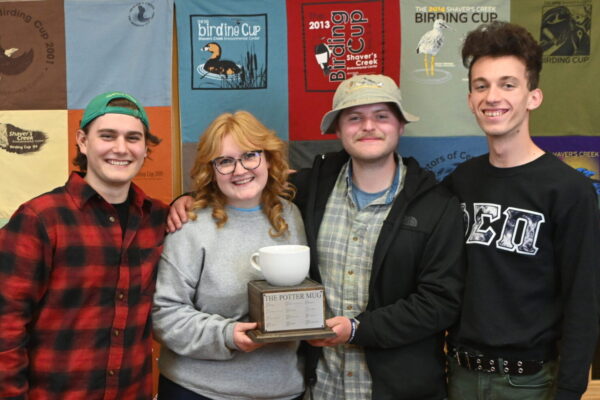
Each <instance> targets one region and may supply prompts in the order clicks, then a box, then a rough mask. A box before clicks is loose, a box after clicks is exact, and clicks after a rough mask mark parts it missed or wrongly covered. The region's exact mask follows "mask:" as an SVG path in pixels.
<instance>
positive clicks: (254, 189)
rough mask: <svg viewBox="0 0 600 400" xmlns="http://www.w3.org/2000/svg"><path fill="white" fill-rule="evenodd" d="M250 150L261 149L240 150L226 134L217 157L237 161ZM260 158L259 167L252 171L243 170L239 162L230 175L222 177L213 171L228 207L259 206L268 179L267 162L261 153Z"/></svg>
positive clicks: (230, 136)
mask: <svg viewBox="0 0 600 400" xmlns="http://www.w3.org/2000/svg"><path fill="white" fill-rule="evenodd" d="M250 150H261V149H242V148H241V147H240V145H239V144H238V143H236V141H235V140H234V138H233V136H232V135H229V134H228V135H225V136H224V137H223V140H222V141H221V151H220V153H219V157H233V158H235V159H236V160H237V159H239V158H241V157H242V154H244V153H246V152H247V151H250ZM260 157H261V161H260V165H259V166H258V167H257V168H255V169H252V170H247V169H245V168H244V167H243V166H242V165H241V163H240V161H239V160H238V161H237V163H236V165H235V170H234V171H233V173H231V174H228V175H223V174H221V173H219V172H218V171H217V170H216V169H215V170H214V173H215V180H216V181H217V185H218V186H219V189H220V190H221V192H222V193H223V194H224V195H225V197H226V198H227V204H228V205H230V206H233V207H238V208H253V207H256V206H258V205H260V199H261V195H262V191H263V189H264V188H265V186H266V185H267V180H268V178H269V162H268V161H267V160H266V154H265V153H262V154H261V155H260ZM213 168H214V167H213Z"/></svg>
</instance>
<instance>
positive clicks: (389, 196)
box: [342, 153, 405, 206]
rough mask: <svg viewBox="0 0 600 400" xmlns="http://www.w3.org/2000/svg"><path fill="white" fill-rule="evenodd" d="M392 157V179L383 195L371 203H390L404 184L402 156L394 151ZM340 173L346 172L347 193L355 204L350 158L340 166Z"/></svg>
mask: <svg viewBox="0 0 600 400" xmlns="http://www.w3.org/2000/svg"><path fill="white" fill-rule="evenodd" d="M394 159H395V160H396V172H395V173H394V179H393V180H392V184H391V186H390V187H389V188H388V190H387V191H386V192H385V193H384V195H382V196H381V197H380V198H378V199H377V200H375V201H373V202H372V203H371V204H382V205H389V204H391V203H392V202H393V201H394V199H395V198H396V195H397V194H398V192H399V191H400V190H401V189H402V186H404V182H403V177H404V169H405V167H404V163H403V162H402V157H400V155H399V154H398V153H394ZM344 170H345V171H344ZM342 173H345V174H346V184H347V187H348V189H347V195H348V197H349V198H350V199H351V200H352V202H353V203H354V205H355V206H356V205H357V204H356V198H355V193H354V192H353V188H354V185H353V181H352V159H349V160H348V162H347V163H346V165H345V166H344V167H343V168H342Z"/></svg>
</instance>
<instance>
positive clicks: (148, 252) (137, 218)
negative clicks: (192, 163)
mask: <svg viewBox="0 0 600 400" xmlns="http://www.w3.org/2000/svg"><path fill="white" fill-rule="evenodd" d="M166 213H167V208H166V206H165V205H164V204H162V203H160V202H158V201H155V200H152V199H149V198H147V197H146V196H145V195H144V193H143V192H142V191H141V190H140V189H139V188H138V187H136V186H135V185H133V184H132V186H131V190H130V206H129V218H128V222H127V229H126V232H125V235H124V238H123V236H122V231H121V227H120V224H119V218H118V216H117V212H116V210H115V209H114V207H112V206H111V205H110V204H108V203H107V202H106V201H105V200H104V199H103V198H102V197H100V196H99V195H98V193H97V192H95V191H94V190H93V189H92V188H91V187H90V186H89V185H87V183H86V182H85V181H84V180H83V178H82V177H81V176H80V174H78V173H73V174H71V176H70V177H69V180H68V182H67V184H66V185H65V186H63V187H60V188H57V189H55V190H53V191H52V192H50V193H46V194H44V195H41V196H39V197H37V198H35V199H33V200H31V201H29V202H27V203H25V204H23V205H22V206H21V207H20V208H19V209H18V210H17V211H16V212H15V214H14V215H13V216H12V218H11V219H10V221H9V222H8V224H7V225H6V226H5V227H3V228H2V229H1V230H0V282H2V284H1V285H0V397H1V398H10V399H19V400H21V399H57V400H58V399H60V400H70V399H86V400H94V399H103V400H108V399H119V400H124V399H150V398H151V397H152V373H151V372H152V371H151V369H152V367H151V345H152V343H151V328H152V324H151V321H150V318H149V317H150V311H151V303H152V294H153V291H154V287H155V278H156V267H157V261H158V259H159V256H160V253H161V250H162V242H163V239H164V232H165V227H164V226H165V225H164V223H165V218H166Z"/></svg>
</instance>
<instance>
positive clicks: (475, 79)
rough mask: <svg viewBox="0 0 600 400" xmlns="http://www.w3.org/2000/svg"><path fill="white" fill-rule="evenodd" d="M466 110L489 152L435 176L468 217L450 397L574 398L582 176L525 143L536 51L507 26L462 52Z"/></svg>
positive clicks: (586, 256)
mask: <svg viewBox="0 0 600 400" xmlns="http://www.w3.org/2000/svg"><path fill="white" fill-rule="evenodd" d="M462 57H463V62H464V64H465V66H466V67H468V68H469V95H468V103H469V106H470V108H471V110H472V112H473V114H474V115H475V118H476V119H477V122H478V124H479V125H480V127H481V129H482V130H483V131H484V132H485V134H486V137H487V141H488V147H489V153H488V154H485V155H483V156H481V157H477V158H474V159H472V160H469V161H467V162H465V163H463V164H462V165H460V166H459V167H458V168H457V169H456V171H455V172H454V173H452V174H451V175H450V176H449V177H448V178H447V179H446V181H445V182H444V183H445V184H447V186H448V187H449V188H450V189H451V190H452V191H453V192H454V193H455V194H456V195H457V196H458V197H459V200H460V202H461V205H462V207H463V212H464V219H465V224H466V227H467V229H466V233H465V235H466V237H465V239H466V254H467V261H468V262H467V265H468V267H467V276H466V282H465V295H464V302H463V306H462V313H461V318H460V321H459V323H458V324H457V326H456V327H455V329H453V330H452V332H451V334H450V336H449V346H448V347H449V352H450V354H449V355H450V358H449V369H450V374H449V398H450V400H471V399H473V400H475V399H477V400H481V399H495V400H503V399H507V400H517V399H518V400H521V399H561V400H562V399H579V398H580V397H581V395H582V394H583V392H584V391H585V389H586V386H587V381H588V372H589V367H590V363H591V360H592V357H593V353H594V349H595V345H596V339H597V336H598V311H599V310H598V308H599V307H598V294H599V290H598V273H599V272H598V268H599V267H600V246H599V243H600V218H599V215H598V206H597V200H596V194H595V192H594V190H593V187H592V184H591V182H590V181H589V180H588V179H587V178H585V177H584V176H583V175H581V174H579V173H578V172H576V171H575V170H574V169H572V168H571V167H569V166H567V165H566V164H564V163H563V162H562V161H560V160H559V159H557V158H556V157H554V156H553V155H552V154H550V153H546V152H544V151H543V150H542V149H540V148H539V147H538V146H537V145H536V144H535V143H534V142H533V141H532V139H531V136H530V132H529V113H530V112H531V111H532V110H535V109H536V108H538V107H539V106H540V104H541V103H542V98H543V95H542V91H541V90H540V89H539V88H538V80H539V74H540V70H541V68H542V49H541V48H540V46H539V45H538V44H537V43H536V41H535V40H534V39H533V38H532V36H531V35H530V34H529V33H528V32H527V31H526V30H525V29H524V28H522V27H520V26H517V25H514V24H509V23H505V22H494V23H491V24H487V25H482V26H480V27H479V28H477V29H476V30H474V31H472V32H470V33H469V34H468V36H467V38H466V39H465V42H464V45H463V48H462Z"/></svg>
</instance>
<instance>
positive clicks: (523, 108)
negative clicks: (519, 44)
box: [468, 56, 542, 138]
mask: <svg viewBox="0 0 600 400" xmlns="http://www.w3.org/2000/svg"><path fill="white" fill-rule="evenodd" d="M470 85H471V91H470V93H469V99H468V102H469V107H470V108H471V111H472V112H473V114H475V118H476V119H477V123H478V124H479V126H480V127H481V129H482V130H483V131H484V132H485V134H486V135H487V136H488V138H497V137H513V136H520V135H529V111H531V110H534V109H536V108H538V107H539V106H540V104H541V102H542V91H541V90H540V89H534V90H529V88H528V79H527V72H526V69H525V63H524V62H523V61H521V60H520V59H519V58H517V57H515V56H502V57H482V58H480V59H478V60H477V61H475V63H474V64H473V65H472V67H471V82H470Z"/></svg>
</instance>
